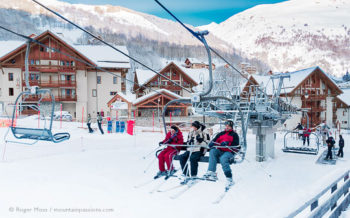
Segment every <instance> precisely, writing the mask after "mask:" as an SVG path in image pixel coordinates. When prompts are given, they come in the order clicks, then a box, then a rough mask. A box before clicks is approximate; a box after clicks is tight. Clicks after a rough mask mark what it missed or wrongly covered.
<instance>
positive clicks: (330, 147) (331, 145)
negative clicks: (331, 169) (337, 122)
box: [325, 136, 335, 160]
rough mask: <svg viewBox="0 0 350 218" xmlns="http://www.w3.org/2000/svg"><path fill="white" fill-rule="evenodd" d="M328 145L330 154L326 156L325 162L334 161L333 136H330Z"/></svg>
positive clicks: (327, 141)
mask: <svg viewBox="0 0 350 218" xmlns="http://www.w3.org/2000/svg"><path fill="white" fill-rule="evenodd" d="M326 143H327V147H328V152H327V156H326V159H325V160H332V159H333V157H332V149H333V147H334V144H335V141H334V138H333V137H332V136H330V137H329V138H328V139H327V140H326Z"/></svg>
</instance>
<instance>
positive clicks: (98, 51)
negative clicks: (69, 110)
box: [0, 31, 131, 69]
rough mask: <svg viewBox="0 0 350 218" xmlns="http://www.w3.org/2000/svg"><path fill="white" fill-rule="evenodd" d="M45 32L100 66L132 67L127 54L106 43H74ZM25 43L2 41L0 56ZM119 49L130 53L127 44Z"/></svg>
mask: <svg viewBox="0 0 350 218" xmlns="http://www.w3.org/2000/svg"><path fill="white" fill-rule="evenodd" d="M45 33H50V34H52V35H54V36H55V37H57V38H61V39H62V40H63V41H64V42H65V43H67V45H69V46H71V47H72V48H74V49H76V50H77V51H78V52H80V53H81V54H82V55H84V56H85V57H86V58H88V59H89V60H90V61H92V62H93V63H95V64H96V65H98V66H99V67H104V68H125V69H130V68H131V67H130V60H129V58H128V57H126V56H125V55H123V54H121V53H119V52H117V51H115V50H114V49H112V48H111V47H108V46H105V45H74V44H72V42H71V41H70V40H67V39H66V38H64V36H62V35H60V36H58V35H56V34H54V33H52V32H50V31H46V32H44V33H42V34H41V35H39V36H42V35H43V34H45ZM23 44H25V42H24V41H0V57H4V56H5V55H7V54H9V53H10V52H12V51H14V50H16V49H17V48H19V47H21V46H22V45H23ZM115 47H116V48H117V49H119V50H121V51H122V52H124V53H125V54H129V52H128V50H127V48H126V47H125V46H115Z"/></svg>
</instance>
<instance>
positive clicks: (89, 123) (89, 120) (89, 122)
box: [86, 114, 94, 133]
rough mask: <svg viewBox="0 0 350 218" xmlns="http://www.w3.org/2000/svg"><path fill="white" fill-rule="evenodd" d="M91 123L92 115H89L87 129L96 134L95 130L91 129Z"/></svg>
mask: <svg viewBox="0 0 350 218" xmlns="http://www.w3.org/2000/svg"><path fill="white" fill-rule="evenodd" d="M91 123H92V121H91V115H90V114H88V117H87V124H86V125H87V127H88V128H89V133H93V132H94V130H92V129H91Z"/></svg>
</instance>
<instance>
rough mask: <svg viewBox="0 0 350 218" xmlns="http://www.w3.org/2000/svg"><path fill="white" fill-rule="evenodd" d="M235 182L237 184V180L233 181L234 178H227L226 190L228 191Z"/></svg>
mask: <svg viewBox="0 0 350 218" xmlns="http://www.w3.org/2000/svg"><path fill="white" fill-rule="evenodd" d="M234 184H235V182H234V181H233V179H232V178H227V180H226V185H225V191H228V190H229V189H230V188H231V187H232V186H233V185H234Z"/></svg>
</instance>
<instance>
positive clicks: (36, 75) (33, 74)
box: [29, 73, 40, 81]
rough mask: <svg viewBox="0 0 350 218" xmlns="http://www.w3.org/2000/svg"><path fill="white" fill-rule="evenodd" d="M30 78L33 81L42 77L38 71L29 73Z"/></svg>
mask: <svg viewBox="0 0 350 218" xmlns="http://www.w3.org/2000/svg"><path fill="white" fill-rule="evenodd" d="M29 79H30V80H32V81H38V80H39V79H40V75H39V74H37V73H31V74H29Z"/></svg>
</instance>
